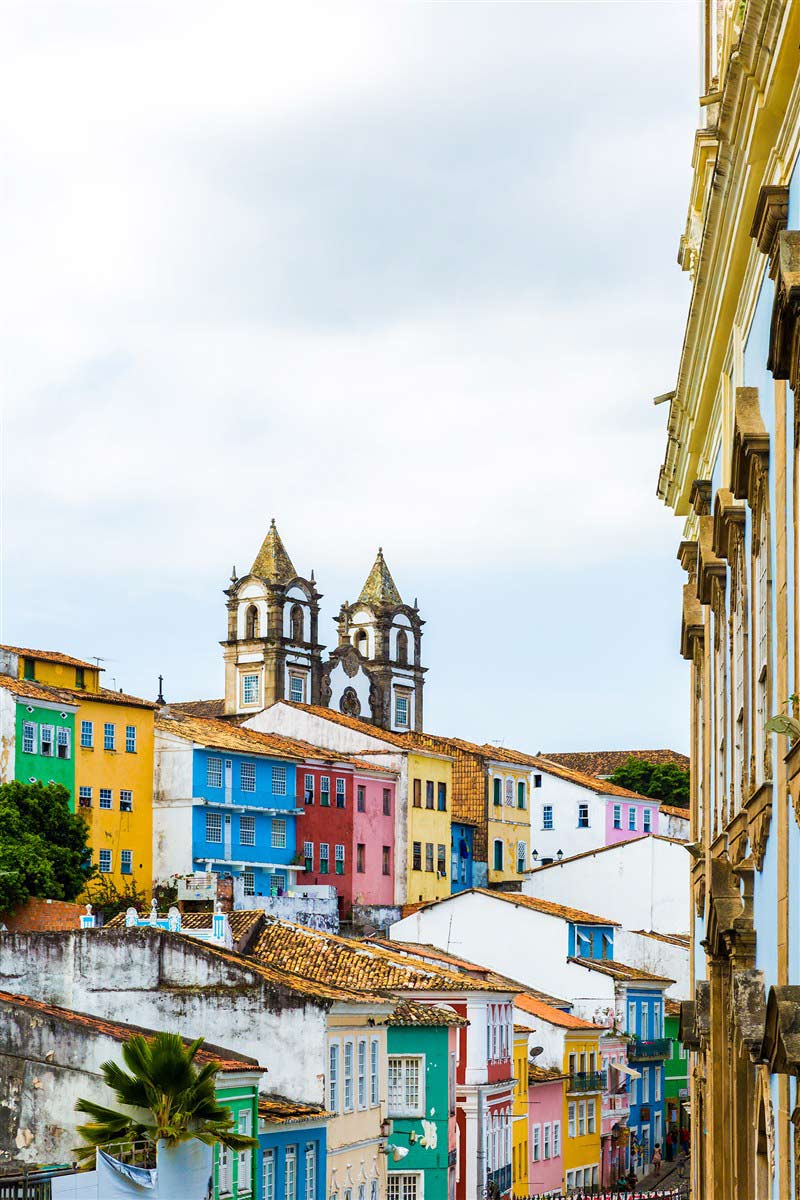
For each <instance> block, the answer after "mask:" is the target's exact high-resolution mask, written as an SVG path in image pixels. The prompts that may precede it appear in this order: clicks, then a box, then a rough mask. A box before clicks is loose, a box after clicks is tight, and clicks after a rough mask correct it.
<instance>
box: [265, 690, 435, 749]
mask: <svg viewBox="0 0 800 1200" xmlns="http://www.w3.org/2000/svg"><path fill="white" fill-rule="evenodd" d="M281 703H282V704H286V705H288V706H289V707H290V708H297V709H300V711H301V712H307V713H311V714H312V716H315V717H323V718H324V719H325V720H327V721H332V722H333V723H334V725H344V726H346V728H347V729H354V730H355V732H356V733H363V734H365V736H368V737H373V738H377V739H378V740H379V741H381V742H387V743H388V744H389V745H391V746H397V747H398V749H400V750H405V751H406V752H409V751H413V750H414V746H413V745H412V744H411V742H410V741H409V739H408V736H407V735H406V734H404V733H395V732H394V731H393V730H391V729H380V728H379V727H378V726H377V725H372V724H371V723H370V722H369V721H360V720H359V719H358V717H347V716H345V714H344V713H340V712H336V710H335V709H333V708H323V707H322V706H321V705H319V704H299V703H298V702H297V701H296V700H282V701H281ZM359 753H361V751H359Z"/></svg>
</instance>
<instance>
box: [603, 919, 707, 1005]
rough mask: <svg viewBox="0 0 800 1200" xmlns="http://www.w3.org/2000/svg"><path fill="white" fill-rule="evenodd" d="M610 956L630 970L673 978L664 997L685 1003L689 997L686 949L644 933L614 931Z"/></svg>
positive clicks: (623, 930)
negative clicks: (612, 948) (612, 955)
mask: <svg viewBox="0 0 800 1200" xmlns="http://www.w3.org/2000/svg"><path fill="white" fill-rule="evenodd" d="M614 957H615V958H617V959H619V961H620V962H624V963H628V965H629V966H631V967H640V968H641V970H643V971H650V972H651V974H653V975H665V976H666V977H667V978H668V979H674V980H675V982H674V984H671V985H670V987H668V988H667V991H666V993H665V994H666V995H667V996H672V997H674V999H676V1000H687V999H688V998H689V996H690V995H691V993H690V991H689V947H688V946H685V947H684V946H673V945H672V944H671V943H670V942H662V941H660V940H659V939H658V938H655V937H649V936H648V935H647V934H642V933H631V932H630V931H629V930H626V929H618V930H617V931H616V934H615V937H614Z"/></svg>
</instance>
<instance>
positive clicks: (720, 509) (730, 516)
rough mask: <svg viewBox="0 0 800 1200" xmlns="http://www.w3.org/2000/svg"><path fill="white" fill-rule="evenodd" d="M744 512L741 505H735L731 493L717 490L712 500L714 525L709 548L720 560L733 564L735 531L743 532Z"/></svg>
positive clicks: (724, 489) (726, 489)
mask: <svg viewBox="0 0 800 1200" xmlns="http://www.w3.org/2000/svg"><path fill="white" fill-rule="evenodd" d="M744 523H745V510H744V505H743V504H737V503H736V500H735V498H734V495H733V492H731V491H729V490H728V488H719V489H718V491H717V495H716V498H715V500H714V525H713V532H712V538H711V548H712V550H713V551H714V553H715V554H717V555H718V556H719V557H720V558H724V559H726V560H727V562H728V563H730V564H731V565H732V564H733V550H734V544H733V543H734V539H735V537H736V531H737V530H738V531H739V532H740V535H741V532H742V531H743V530H744Z"/></svg>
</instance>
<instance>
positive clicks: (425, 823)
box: [406, 752, 453, 904]
mask: <svg viewBox="0 0 800 1200" xmlns="http://www.w3.org/2000/svg"><path fill="white" fill-rule="evenodd" d="M415 779H419V780H420V781H421V788H420V793H421V798H422V807H421V808H415V807H414V780H415ZM428 780H431V781H432V782H433V808H432V809H429V808H426V806H425V785H426V783H427V781H428ZM439 783H445V784H446V785H447V810H446V811H445V812H439V810H438V809H437V807H436V805H437V804H438V785H439ZM452 805H453V762H452V759H450V758H439V757H438V756H437V755H434V754H416V753H412V752H409V755H408V859H407V864H406V869H407V872H408V874H407V879H408V893H407V894H408V902H409V904H417V903H419V901H421V900H440V899H441V898H442V897H443V896H449V895H450V813H451V809H452ZM414 842H419V843H420V845H421V848H422V870H420V871H418V870H415V869H414V866H413V862H414ZM426 844H430V845H432V846H433V848H434V849H433V870H432V871H428V870H426V869H425V846H426ZM439 846H444V848H445V852H444V865H445V874H444V877H443V878H440V877H439V875H438V873H437V853H438V847H439Z"/></svg>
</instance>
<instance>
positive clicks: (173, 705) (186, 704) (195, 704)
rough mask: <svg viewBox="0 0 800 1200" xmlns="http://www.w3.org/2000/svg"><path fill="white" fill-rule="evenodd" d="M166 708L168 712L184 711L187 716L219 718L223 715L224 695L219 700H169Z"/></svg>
mask: <svg viewBox="0 0 800 1200" xmlns="http://www.w3.org/2000/svg"><path fill="white" fill-rule="evenodd" d="M167 708H168V709H169V710H170V712H175V711H176V710H177V711H178V712H184V713H186V715H187V717H216V718H217V719H218V720H221V719H222V718H223V717H224V716H225V697H224V696H223V697H222V699H220V700H170V702H169V704H168V705H167Z"/></svg>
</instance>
